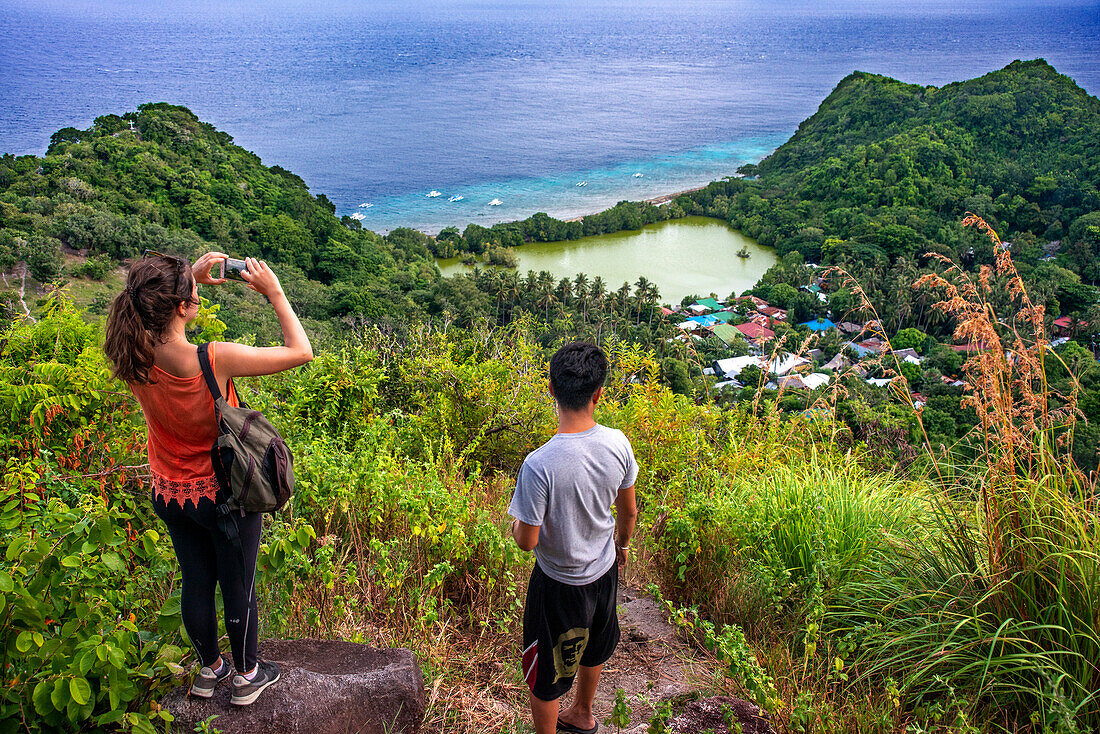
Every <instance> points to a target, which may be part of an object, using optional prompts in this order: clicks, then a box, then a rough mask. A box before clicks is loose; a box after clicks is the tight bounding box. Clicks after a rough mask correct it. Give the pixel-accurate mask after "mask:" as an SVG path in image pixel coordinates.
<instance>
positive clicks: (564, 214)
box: [357, 135, 786, 234]
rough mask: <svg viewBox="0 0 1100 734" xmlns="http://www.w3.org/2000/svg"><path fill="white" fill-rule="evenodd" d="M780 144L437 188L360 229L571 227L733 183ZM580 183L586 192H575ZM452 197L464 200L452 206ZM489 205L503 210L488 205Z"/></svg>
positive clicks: (393, 200)
mask: <svg viewBox="0 0 1100 734" xmlns="http://www.w3.org/2000/svg"><path fill="white" fill-rule="evenodd" d="M785 137H786V136H783V135H771V136H761V137H756V138H748V139H745V140H740V141H737V142H731V143H724V144H721V145H708V146H704V147H700V148H694V149H691V150H686V151H682V152H678V153H667V154H664V155H660V156H657V157H654V158H648V159H639V160H632V161H625V162H622V163H616V164H613V165H609V166H602V167H599V168H590V169H587V170H582V171H576V172H571V173H568V174H556V175H547V176H541V177H538V178H519V179H512V180H507V181H488V182H481V183H477V184H472V185H466V186H452V187H446V186H441V187H440V188H436V189H434V190H436V191H439V192H440V196H437V197H428V196H427V195H426V194H427V193H428V192H426V191H417V192H414V193H411V194H401V195H395V196H383V197H376V198H374V199H373V200H372V201H371V202H370V203H371V204H372V206H371V207H369V208H362V207H361V208H357V211H359V212H361V213H362V214H363V220H362V223H363V226H364V227H366V228H367V229H373V230H375V231H377V232H387V231H389V230H391V229H393V228H395V227H413V228H414V229H419V230H422V231H424V232H429V233H431V234H436V233H437V232H439V230H440V229H442V228H443V227H447V226H450V225H455V226H459V227H462V226H464V225H465V224H468V223H470V222H474V223H476V224H480V225H483V226H488V225H490V224H495V223H496V222H508V221H514V220H517V219H523V218H526V217H529V216H531V215H532V214H534V213H535V212H546V213H547V214H550V215H551V216H554V217H557V218H559V219H569V218H572V217H576V216H581V215H584V214H590V213H592V212H598V211H603V210H604V209H606V208H608V207H610V206H613V205H614V204H616V203H618V202H620V201H623V200H624V199H626V200H630V201H639V200H642V199H652V198H655V197H657V196H661V195H664V194H669V193H673V192H677V191H684V190H686V189H691V188H695V187H697V186H704V185H706V184H708V183H710V182H711V181H715V180H717V179H720V178H723V177H725V176H731V175H733V174H734V173H736V171H737V168H738V167H739V166H741V165H742V164H744V163H753V162H756V161H759V160H760V159H762V158H764V157H765V156H766V155H767V154H768V153H770V152H771V151H773V150H775V148H776V147H778V146H779V145H780V144H781V143H782V142H783V140H785ZM639 174H640V175H639ZM582 182H583V183H584V185H583V186H578V185H577V184H579V183H582ZM456 195H457V196H462V197H463V198H462V200H460V201H450V200H449V199H450V197H452V196H456ZM491 201H499V202H500V203H499V204H496V205H490V203H489V202H491ZM361 203H362V202H361Z"/></svg>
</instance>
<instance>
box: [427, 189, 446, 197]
mask: <svg viewBox="0 0 1100 734" xmlns="http://www.w3.org/2000/svg"><path fill="white" fill-rule="evenodd" d="M437 196H443V193H442V192H440V191H436V190H435V189H432V190H431V191H429V192H428V198H429V199H434V198H435V197H437Z"/></svg>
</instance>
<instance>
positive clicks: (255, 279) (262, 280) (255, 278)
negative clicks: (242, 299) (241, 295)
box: [241, 257, 283, 301]
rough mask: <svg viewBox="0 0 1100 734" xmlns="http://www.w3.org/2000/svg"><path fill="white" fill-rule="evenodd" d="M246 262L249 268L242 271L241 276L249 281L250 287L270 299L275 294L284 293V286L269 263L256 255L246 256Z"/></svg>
mask: <svg viewBox="0 0 1100 734" xmlns="http://www.w3.org/2000/svg"><path fill="white" fill-rule="evenodd" d="M244 262H245V265H247V266H248V270H245V271H242V272H241V277H242V278H244V279H245V282H247V283H248V287H249V288H251V289H252V290H254V291H256V292H257V293H262V294H263V295H265V296H267V300H269V301H270V300H271V299H272V298H273V297H274V296H277V295H280V294H282V292H283V287H282V286H281V285H280V284H279V278H278V277H277V276H276V275H275V273H274V272H273V271H272V270H271V268H269V267H268V266H267V263H265V262H264V261H263V260H257V259H256V258H254V257H246V258H245V259H244Z"/></svg>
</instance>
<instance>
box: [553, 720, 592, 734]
mask: <svg viewBox="0 0 1100 734" xmlns="http://www.w3.org/2000/svg"><path fill="white" fill-rule="evenodd" d="M599 728H600V722H598V721H597V722H596V723H595V724H593V725H592V728H591V729H582V728H580V727H579V726H573V725H572V724H566V723H565V722H564V721H562V720H561V719H558V727H557V729H558V731H564V732H566V733H567V734H596V730H597V729H599Z"/></svg>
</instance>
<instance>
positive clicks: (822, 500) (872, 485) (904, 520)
mask: <svg viewBox="0 0 1100 734" xmlns="http://www.w3.org/2000/svg"><path fill="white" fill-rule="evenodd" d="M707 479H709V480H710V481H711V482H714V483H713V484H711V485H710V486H711V487H712V488H713V489H712V491H710V492H707V493H699V494H695V495H692V496H690V497H689V498H688V499H686V500H685V502H684V504H683V506H682V507H672V508H665V509H664V511H663V513H662V517H663V520H662V521H661V523H660V527H659V529H658V531H657V532H656V533H655V536H656V547H657V552H656V558H655V560H656V562H657V564H658V568H659V570H660V573H661V577H662V579H663V580H664V582H665V583H664V586H665V588H666V590H667V591H668V592H669V593H670V594H671V595H672V596H673V597H674V598H676V599H677V600H678V601H681V602H685V603H688V604H691V605H698V606H699V607H700V609H701V610H702V611H703V612H704V613H705V614H706V615H707V616H708V617H710V618H711V619H713V620H715V621H718V622H734V623H737V624H739V625H741V626H742V627H744V628H745V629H746V631H747V632H749V633H750V634H753V635H763V636H765V637H771V636H774V635H775V634H776V633H779V632H783V631H789V630H790V629H792V628H796V627H798V626H799V625H800V624H801V622H802V620H803V618H804V617H805V615H806V613H807V609H806V607H807V605H816V604H820V603H821V596H822V594H823V593H824V592H826V591H827V590H829V589H831V588H833V587H835V586H837V585H839V584H843V583H845V582H847V580H848V579H850V578H852V577H853V576H855V575H858V574H859V573H860V572H861V570H862V569H865V568H866V567H867V563H868V562H869V561H871V560H872V559H873V558H874V557H875V556H876V553H879V552H884V551H885V548H886V547H888V546H890V545H892V544H893V543H894V542H895V539H897V538H900V537H905V536H907V535H908V533H909V532H910V530H911V528H913V527H914V524H913V521H914V517H915V516H916V515H917V513H919V511H920V508H921V506H922V502H921V499H920V495H921V493H920V491H919V489H916V488H914V487H913V486H911V485H910V484H908V483H906V482H903V481H900V480H898V479H896V478H894V477H892V476H890V475H885V474H868V473H867V472H865V471H864V470H863V469H861V468H860V467H859V466H858V464H856V463H853V462H850V461H845V460H844V457H842V456H839V457H832V458H830V457H829V456H826V455H824V454H813V455H811V456H810V457H809V460H808V461H805V462H799V463H795V464H792V465H789V466H778V467H774V468H772V469H770V470H769V471H768V472H767V473H764V474H758V475H752V476H743V477H741V478H739V479H738V480H736V481H734V482H725V483H723V480H722V479H721V478H718V477H708V478H707ZM708 483H709V482H708Z"/></svg>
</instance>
